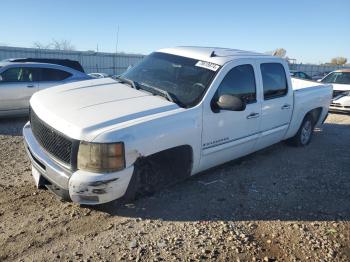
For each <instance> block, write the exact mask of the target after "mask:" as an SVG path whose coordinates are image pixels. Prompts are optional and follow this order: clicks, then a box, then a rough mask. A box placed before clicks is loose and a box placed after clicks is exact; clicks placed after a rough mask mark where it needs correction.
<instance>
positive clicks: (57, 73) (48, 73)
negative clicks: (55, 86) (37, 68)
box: [40, 68, 72, 81]
mask: <svg viewBox="0 0 350 262" xmlns="http://www.w3.org/2000/svg"><path fill="white" fill-rule="evenodd" d="M70 76H72V74H71V73H69V72H66V71H63V70H59V69H53V68H42V69H41V78H40V80H41V81H62V80H65V79H67V78H68V77H70Z"/></svg>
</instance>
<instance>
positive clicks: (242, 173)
mask: <svg viewBox="0 0 350 262" xmlns="http://www.w3.org/2000/svg"><path fill="white" fill-rule="evenodd" d="M349 145H350V125H339V124H327V123H326V124H325V125H324V127H323V128H322V130H316V132H315V136H314V138H313V141H312V143H311V144H310V145H309V146H308V147H306V148H293V147H289V146H287V145H285V144H284V143H279V144H276V145H274V146H271V147H269V148H267V149H264V150H261V151H259V152H256V153H254V154H251V155H249V156H246V157H243V158H241V159H239V160H235V161H231V162H229V163H226V164H224V165H221V166H219V167H216V168H214V169H211V170H209V171H206V172H205V173H204V174H201V175H198V176H195V177H192V178H190V179H189V180H187V181H184V182H182V183H180V184H178V185H175V186H173V187H171V188H168V189H165V190H163V191H161V192H159V193H157V194H155V195H154V196H151V197H147V198H143V199H139V200H138V201H135V202H134V203H122V201H114V202H112V203H109V204H104V205H100V206H96V207H92V208H93V209H95V210H99V211H101V212H106V213H108V214H110V215H112V216H122V217H134V218H142V219H162V220H167V221H207V220H229V221H235V220H236V221H245V220H250V221H251V220H282V221H286V220H305V221H315V220H318V221H326V220H327V221H328V220H341V221H350V147H349Z"/></svg>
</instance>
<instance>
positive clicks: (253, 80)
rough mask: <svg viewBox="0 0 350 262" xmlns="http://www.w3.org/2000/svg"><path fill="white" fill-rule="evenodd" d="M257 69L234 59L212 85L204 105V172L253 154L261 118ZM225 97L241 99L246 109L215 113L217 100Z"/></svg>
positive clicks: (251, 63)
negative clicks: (227, 95)
mask: <svg viewBox="0 0 350 262" xmlns="http://www.w3.org/2000/svg"><path fill="white" fill-rule="evenodd" d="M255 67H256V65H255V62H254V60H252V59H241V60H235V61H233V62H231V63H230V64H228V65H225V67H224V68H222V69H221V72H220V76H221V77H219V76H218V79H217V80H216V81H215V83H217V84H216V87H215V83H213V88H212V89H213V90H212V92H211V93H210V94H209V93H208V96H209V97H207V98H206V99H205V101H204V104H203V132H202V155H201V163H200V169H201V170H204V169H207V168H209V167H212V166H214V165H217V164H220V163H224V162H227V161H229V160H231V159H234V158H237V157H240V156H243V155H246V154H249V153H250V152H252V150H253V148H254V145H255V142H256V139H257V138H258V132H259V126H260V119H261V104H260V101H259V99H258V97H259V95H260V89H261V88H258V83H259V81H258V77H257V74H256V70H255ZM225 94H229V95H234V96H238V97H240V98H241V99H242V100H243V101H244V102H245V103H246V108H245V110H243V111H228V110H216V109H215V103H216V101H217V99H218V97H220V96H221V95H225ZM213 105H214V106H213Z"/></svg>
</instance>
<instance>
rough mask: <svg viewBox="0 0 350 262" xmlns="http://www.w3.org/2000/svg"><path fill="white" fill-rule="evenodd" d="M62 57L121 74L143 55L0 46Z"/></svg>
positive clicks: (8, 54)
mask: <svg viewBox="0 0 350 262" xmlns="http://www.w3.org/2000/svg"><path fill="white" fill-rule="evenodd" d="M27 57H31V58H62V59H72V60H77V61H79V62H80V63H81V65H82V66H83V67H84V70H85V71H86V72H87V73H92V72H101V73H107V74H111V75H116V74H121V73H122V72H124V71H125V70H126V69H127V68H128V67H129V66H132V65H135V64H136V63H138V62H139V61H141V60H142V59H143V58H144V55H135V54H124V53H118V54H115V53H103V52H94V51H60V50H51V49H36V48H22V47H8V46H0V60H3V59H6V58H27ZM289 67H290V69H291V70H298V71H303V72H305V73H307V74H308V75H310V76H313V75H315V74H319V73H323V72H330V71H334V70H336V69H339V68H343V67H341V66H331V65H309V64H290V65H289Z"/></svg>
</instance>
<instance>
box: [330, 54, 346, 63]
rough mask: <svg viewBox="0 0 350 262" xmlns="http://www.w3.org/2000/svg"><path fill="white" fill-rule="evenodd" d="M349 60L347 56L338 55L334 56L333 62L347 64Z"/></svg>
mask: <svg viewBox="0 0 350 262" xmlns="http://www.w3.org/2000/svg"><path fill="white" fill-rule="evenodd" d="M347 61H348V59H346V58H345V57H341V56H338V57H335V58H332V60H331V64H333V65H345V64H346V62H347Z"/></svg>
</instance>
